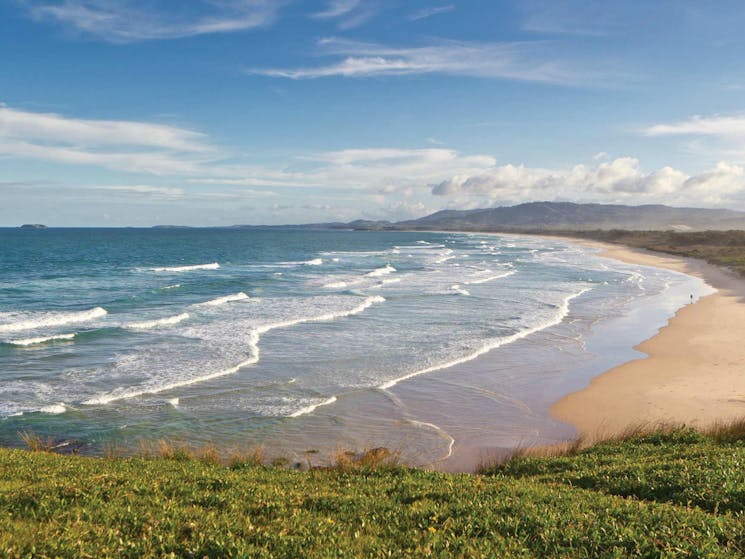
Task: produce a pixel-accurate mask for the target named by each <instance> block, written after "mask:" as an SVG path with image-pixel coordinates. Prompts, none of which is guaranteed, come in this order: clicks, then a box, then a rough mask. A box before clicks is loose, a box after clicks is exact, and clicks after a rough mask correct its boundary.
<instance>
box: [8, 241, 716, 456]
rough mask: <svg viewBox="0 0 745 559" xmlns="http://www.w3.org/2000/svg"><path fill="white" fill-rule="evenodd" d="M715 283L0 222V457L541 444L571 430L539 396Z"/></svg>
mask: <svg viewBox="0 0 745 559" xmlns="http://www.w3.org/2000/svg"><path fill="white" fill-rule="evenodd" d="M709 291H710V289H709V288H708V287H707V286H705V284H703V282H701V281H700V280H698V279H696V278H692V277H690V276H686V275H683V274H679V273H676V272H671V271H667V270H662V269H658V268H649V267H642V266H635V265H628V264H623V263H620V262H618V261H614V260H610V259H605V258H602V257H600V256H598V254H597V253H596V252H595V251H593V250H591V249H587V248H583V247H580V246H577V245H574V244H571V243H567V242H565V241H561V240H546V239H538V238H530V237H519V236H505V235H486V234H456V233H421V232H416V233H414V232H355V231H326V230H291V229H287V230H282V229H48V230H26V229H23V230H21V229H4V230H0V444H4V445H17V444H19V443H20V441H19V436H18V433H19V432H22V431H28V430H32V431H34V432H36V433H38V434H41V435H49V436H52V437H60V438H66V439H74V440H76V441H79V442H80V444H82V445H84V446H83V447H84V449H86V451H88V452H92V453H96V452H101V450H102V449H103V448H104V447H105V446H106V444H109V443H117V444H119V445H125V446H126V445H132V446H134V445H136V444H138V443H139V441H141V440H143V439H145V440H147V439H158V438H169V439H176V440H182V441H186V442H189V443H192V444H203V443H213V444H216V445H218V446H219V447H223V448H228V447H234V446H246V447H248V446H253V445H257V444H261V445H264V446H265V447H267V448H270V449H272V452H275V453H277V454H282V453H286V454H287V455H290V456H293V457H296V456H301V455H302V454H303V453H304V452H306V451H308V450H314V451H315V450H324V451H329V452H331V451H332V450H333V449H339V448H345V449H352V450H355V449H361V448H364V447H370V446H383V445H385V446H391V447H395V448H397V449H398V450H401V451H402V452H403V454H404V455H405V456H404V457H405V458H407V459H409V460H410V461H414V462H421V463H431V462H433V461H437V460H441V459H443V458H445V457H449V456H450V455H451V454H452V453H453V449H454V448H456V449H457V448H458V444H459V443H461V444H464V445H465V446H468V444H472V445H476V446H481V447H490V446H493V447H509V446H511V445H513V446H514V445H520V444H526V442H530V443H533V442H541V441H552V440H554V439H556V437H564V436H570V435H571V428H569V427H567V426H564V425H560V424H558V423H557V422H556V421H554V420H552V419H551V417H550V414H549V413H548V407H549V406H550V404H551V402H553V401H555V400H556V399H558V398H559V397H560V396H561V395H563V394H566V393H568V392H570V391H572V390H576V389H578V388H581V387H582V386H583V385H584V384H585V383H586V382H587V380H588V379H589V378H590V377H591V376H593V375H595V374H598V373H600V372H601V371H602V370H604V369H606V368H608V367H610V366H613V365H616V364H618V363H620V362H623V361H625V360H627V359H630V358H632V357H634V352H633V350H632V349H631V348H632V346H633V345H635V344H636V343H638V342H640V341H641V340H643V339H645V338H647V337H649V336H651V335H653V334H654V332H655V331H656V329H658V328H659V327H661V326H663V325H664V323H665V321H666V320H667V319H668V318H669V317H670V316H671V315H672V314H673V313H674V312H675V311H676V310H677V309H678V308H679V307H680V306H682V305H683V304H685V303H686V302H688V300H689V295H690V294H693V295H694V296H695V297H698V296H700V295H702V294H705V293H707V292H709ZM465 441H470V443H468V444H467V443H466V442H465Z"/></svg>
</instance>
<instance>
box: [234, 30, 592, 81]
mask: <svg viewBox="0 0 745 559" xmlns="http://www.w3.org/2000/svg"><path fill="white" fill-rule="evenodd" d="M319 47H320V49H321V52H322V54H324V55H327V56H336V57H341V58H342V59H341V60H340V61H338V62H335V63H333V64H330V65H326V66H315V67H308V68H289V69H288V68H254V69H250V70H249V73H253V74H260V75H265V76H270V77H280V78H290V79H314V78H324V77H331V76H342V77H348V78H366V77H373V76H401V75H413V74H433V73H436V74H449V75H460V76H473V77H481V78H503V79H513V80H522V81H537V82H547V83H555V84H567V85H569V84H579V83H583V82H585V81H586V80H587V79H589V78H591V77H592V73H590V72H584V73H583V74H582V75H580V73H579V72H575V71H573V70H571V69H569V68H568V67H566V66H565V64H564V63H562V62H560V61H558V60H555V59H553V58H552V57H551V56H550V55H548V54H547V49H546V44H545V43H542V42H532V43H526V42H512V43H477V42H465V41H441V42H438V43H435V44H431V45H427V46H423V47H388V46H385V45H379V44H375V43H362V42H357V41H347V40H341V39H334V38H331V39H323V40H321V41H320V42H319Z"/></svg>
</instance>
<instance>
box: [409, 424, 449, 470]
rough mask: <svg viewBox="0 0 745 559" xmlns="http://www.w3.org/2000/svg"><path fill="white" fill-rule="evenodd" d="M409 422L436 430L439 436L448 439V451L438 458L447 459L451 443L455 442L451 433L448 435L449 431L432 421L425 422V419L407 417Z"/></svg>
mask: <svg viewBox="0 0 745 559" xmlns="http://www.w3.org/2000/svg"><path fill="white" fill-rule="evenodd" d="M409 422H410V423H411V424H412V425H415V426H416V427H424V428H426V429H432V430H433V431H436V432H437V434H438V435H439V436H440V437H442V438H443V439H445V440H446V441H448V451H447V453H446V454H445V456H443V457H442V458H440V460H447V459H448V458H450V457H451V456H452V455H453V445H454V444H455V439H454V438H453V437H452V435H450V433H448V432H447V431H445V430H444V429H442V428H441V427H439V426H438V425H435V424H434V423H427V422H426V421H416V420H415V419H409Z"/></svg>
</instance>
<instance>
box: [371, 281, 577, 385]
mask: <svg viewBox="0 0 745 559" xmlns="http://www.w3.org/2000/svg"><path fill="white" fill-rule="evenodd" d="M590 289H591V288H589V287H588V288H585V289H582V290H581V291H578V292H577V293H574V294H572V295H569V296H568V297H566V298H565V299H564V301H563V302H562V304H561V305H560V306H559V309H558V311H557V313H556V315H555V316H554V317H553V318H551V319H550V320H547V321H545V322H543V323H541V324H537V325H535V326H531V327H530V328H526V329H524V330H521V331H520V332H516V333H514V334H512V335H510V336H504V337H501V338H494V339H492V340H488V341H487V342H486V343H485V344H484V345H482V346H481V347H480V348H478V349H476V350H475V351H473V352H472V353H469V354H468V355H465V356H463V357H459V358H458V359H453V360H452V361H447V362H445V363H440V364H439V365H433V366H431V367H427V368H426V369H421V370H419V371H414V372H412V373H409V374H406V375H403V376H401V377H399V378H396V379H393V380H389V381H387V382H384V383H383V384H381V385H380V386H378V388H380V389H381V390H387V389H389V388H392V387H394V386H396V385H397V384H398V383H399V382H402V381H404V380H408V379H410V378H414V377H418V376H420V375H426V374H427V373H432V372H434V371H440V370H442V369H449V368H450V367H454V366H455V365H460V364H461V363H467V362H468V361H473V360H474V359H476V358H477V357H480V356H481V355H484V354H485V353H488V352H490V351H492V350H493V349H497V348H498V347H501V346H503V345H507V344H511V343H512V342H515V341H517V340H520V339H522V338H525V337H527V336H530V335H531V334H535V333H536V332H540V331H541V330H545V329H546V328H550V327H552V326H556V325H557V324H561V322H562V321H563V320H564V318H566V316H567V315H568V314H569V303H570V302H571V301H572V300H573V299H576V298H577V297H579V296H580V295H582V294H583V293H587V292H588V291H590Z"/></svg>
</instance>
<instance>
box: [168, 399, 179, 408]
mask: <svg viewBox="0 0 745 559" xmlns="http://www.w3.org/2000/svg"><path fill="white" fill-rule="evenodd" d="M168 403H169V404H170V405H172V406H173V407H174V408H177V407H178V406H179V404H180V402H179V399H178V398H171V399H170V400H168Z"/></svg>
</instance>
